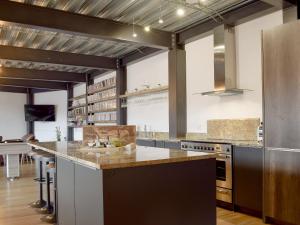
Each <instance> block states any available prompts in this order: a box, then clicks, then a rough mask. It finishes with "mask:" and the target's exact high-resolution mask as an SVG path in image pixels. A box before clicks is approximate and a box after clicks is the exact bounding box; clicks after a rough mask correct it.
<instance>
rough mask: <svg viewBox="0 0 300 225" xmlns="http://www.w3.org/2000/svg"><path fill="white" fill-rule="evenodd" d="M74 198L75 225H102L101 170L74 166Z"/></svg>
mask: <svg viewBox="0 0 300 225" xmlns="http://www.w3.org/2000/svg"><path fill="white" fill-rule="evenodd" d="M75 196H76V197H75V208H76V225H103V224H104V222H103V221H104V218H103V213H104V212H103V185H102V170H96V169H91V168H88V167H85V166H81V165H78V164H75ZM69 225H71V224H69Z"/></svg>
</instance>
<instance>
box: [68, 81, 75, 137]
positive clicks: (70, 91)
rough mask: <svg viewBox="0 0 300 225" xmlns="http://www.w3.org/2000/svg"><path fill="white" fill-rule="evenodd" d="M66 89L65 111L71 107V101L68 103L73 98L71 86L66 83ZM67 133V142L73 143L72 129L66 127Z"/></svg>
mask: <svg viewBox="0 0 300 225" xmlns="http://www.w3.org/2000/svg"><path fill="white" fill-rule="evenodd" d="M67 87H68V90H67V101H68V104H67V110H68V109H69V107H70V106H72V101H70V99H71V98H73V85H72V84H70V83H68V85H67ZM67 120H68V118H67ZM67 132H68V134H67V138H68V141H73V140H74V128H73V127H70V126H68V129H67Z"/></svg>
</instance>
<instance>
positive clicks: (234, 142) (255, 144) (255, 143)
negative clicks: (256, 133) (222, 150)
mask: <svg viewBox="0 0 300 225" xmlns="http://www.w3.org/2000/svg"><path fill="white" fill-rule="evenodd" d="M137 139H139V140H157V141H170V142H180V141H183V140H189V141H203V142H213V143H230V144H232V145H235V146H240V147H255V148H262V147H263V144H262V143H259V142H258V141H253V140H248V141H246V140H229V139H211V138H186V137H182V138H175V139H167V138H144V137H141V138H139V137H137Z"/></svg>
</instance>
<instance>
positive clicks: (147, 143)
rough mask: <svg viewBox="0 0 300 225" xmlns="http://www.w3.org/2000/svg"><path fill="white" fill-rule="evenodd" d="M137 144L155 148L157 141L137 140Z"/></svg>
mask: <svg viewBox="0 0 300 225" xmlns="http://www.w3.org/2000/svg"><path fill="white" fill-rule="evenodd" d="M136 144H137V145H140V146H148V147H155V140H153V139H137V140H136Z"/></svg>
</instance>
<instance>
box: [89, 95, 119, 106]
mask: <svg viewBox="0 0 300 225" xmlns="http://www.w3.org/2000/svg"><path fill="white" fill-rule="evenodd" d="M115 99H117V98H116V96H114V97H109V98H102V99H99V100H95V101H89V103H88V104H89V105H91V104H94V103H98V102H105V101H109V100H115Z"/></svg>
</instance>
